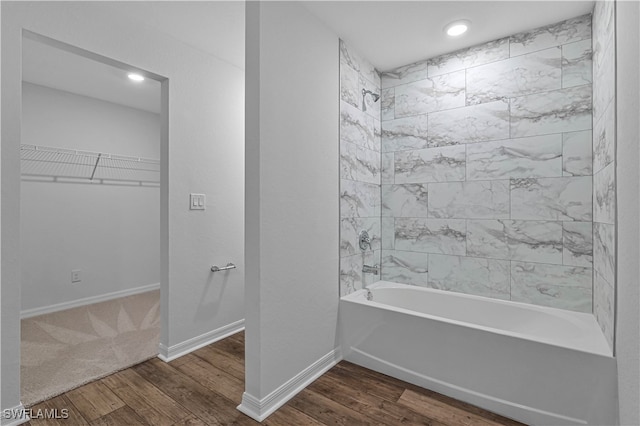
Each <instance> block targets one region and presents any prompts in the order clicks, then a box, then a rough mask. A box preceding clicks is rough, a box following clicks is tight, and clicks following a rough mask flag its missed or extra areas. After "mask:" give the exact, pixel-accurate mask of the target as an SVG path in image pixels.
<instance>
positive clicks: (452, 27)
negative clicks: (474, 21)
mask: <svg viewBox="0 0 640 426" xmlns="http://www.w3.org/2000/svg"><path fill="white" fill-rule="evenodd" d="M470 26H471V21H468V20H466V19H462V20H459V21H454V22H452V23H450V24H448V25H447V26H446V27H444V32H445V33H447V35H449V36H451V37H457V36H459V35H462V34H464V33H466V32H467V30H468V29H469V27H470Z"/></svg>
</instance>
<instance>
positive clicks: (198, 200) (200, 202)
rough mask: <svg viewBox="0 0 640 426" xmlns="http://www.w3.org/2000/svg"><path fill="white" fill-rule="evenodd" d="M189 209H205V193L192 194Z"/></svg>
mask: <svg viewBox="0 0 640 426" xmlns="http://www.w3.org/2000/svg"><path fill="white" fill-rule="evenodd" d="M190 201H191V203H190V204H189V209H191V210H204V209H205V196H204V194H190Z"/></svg>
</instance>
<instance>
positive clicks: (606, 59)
mask: <svg viewBox="0 0 640 426" xmlns="http://www.w3.org/2000/svg"><path fill="white" fill-rule="evenodd" d="M614 47H615V46H613V45H611V46H609V47H608V48H607V49H606V50H605V51H604V52H602V53H601V54H599V55H598V58H601V59H596V60H594V63H593V117H594V120H595V121H598V120H600V117H602V115H603V114H604V110H605V109H606V108H607V106H608V105H609V103H611V101H612V100H613V98H614V97H615V95H616V86H615V81H616V70H615V63H616V58H615V48H614Z"/></svg>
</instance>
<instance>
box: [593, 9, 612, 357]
mask: <svg viewBox="0 0 640 426" xmlns="http://www.w3.org/2000/svg"><path fill="white" fill-rule="evenodd" d="M614 34H615V3H614V2H609V1H606V2H605V1H599V2H596V6H595V9H594V11H593V77H594V78H593V126H594V131H593V243H594V247H593V255H594V256H593V257H594V259H593V269H594V274H593V276H594V281H593V304H594V306H593V311H594V314H595V316H596V319H597V320H598V323H599V324H600V328H602V331H603V332H604V335H605V337H606V338H607V341H608V342H609V345H610V346H611V347H613V335H614V330H613V325H614V316H615V284H616V280H615V277H616V275H615V274H616V271H615V265H616V261H615V253H616V235H615V228H616V199H615V190H616V173H615V167H616V162H615V144H616V140H615V138H616V135H615V128H616V123H615V115H616V111H615V108H616V102H615V43H614Z"/></svg>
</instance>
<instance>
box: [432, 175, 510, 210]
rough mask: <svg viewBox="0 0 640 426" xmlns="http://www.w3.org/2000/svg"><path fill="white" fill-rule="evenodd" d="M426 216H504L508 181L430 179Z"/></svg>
mask: <svg viewBox="0 0 640 426" xmlns="http://www.w3.org/2000/svg"><path fill="white" fill-rule="evenodd" d="M429 217H432V218H460V219H507V218H509V181H507V180H492V181H479V182H448V183H430V184H429Z"/></svg>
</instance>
